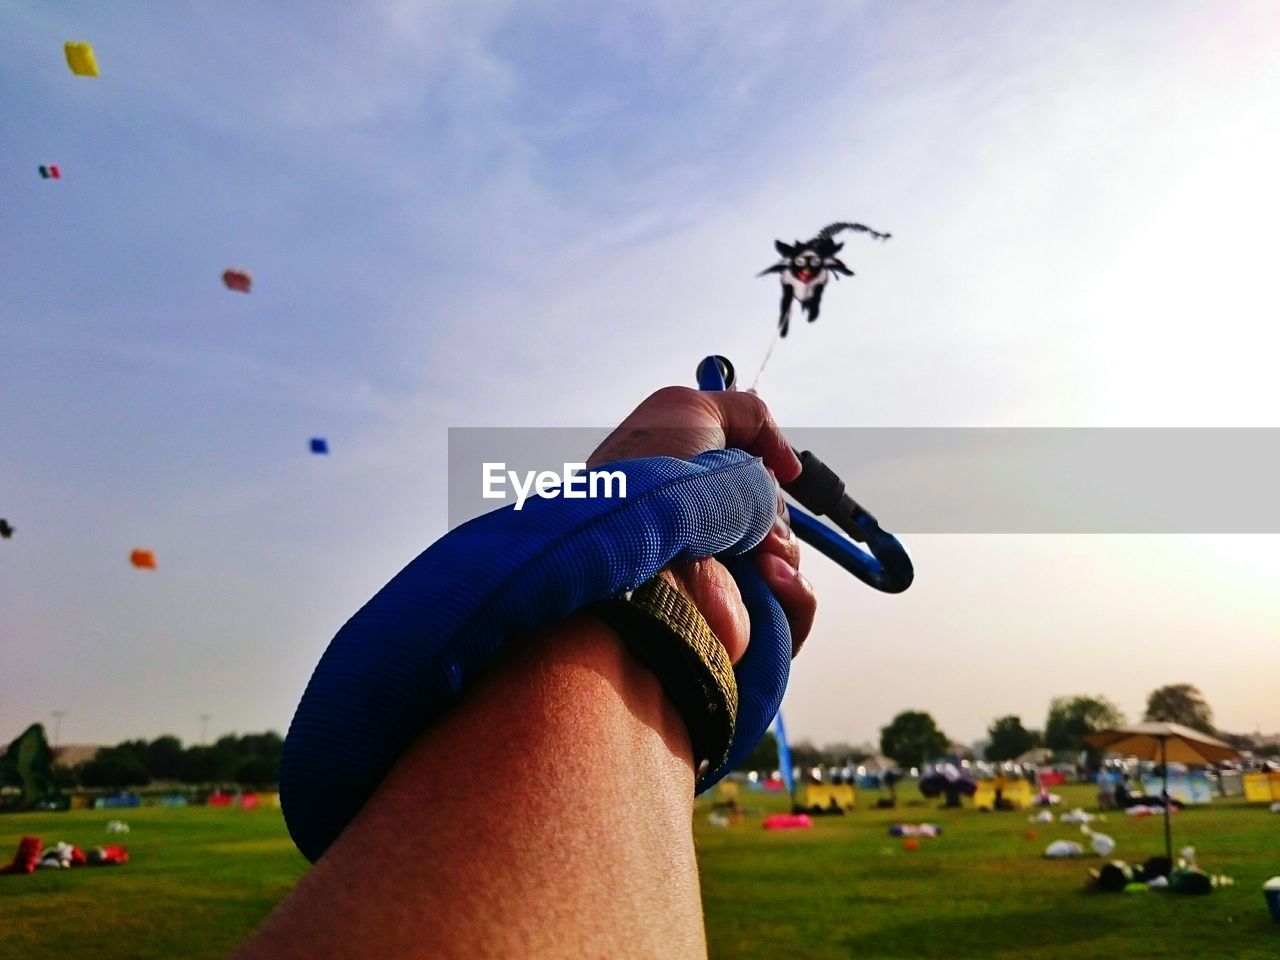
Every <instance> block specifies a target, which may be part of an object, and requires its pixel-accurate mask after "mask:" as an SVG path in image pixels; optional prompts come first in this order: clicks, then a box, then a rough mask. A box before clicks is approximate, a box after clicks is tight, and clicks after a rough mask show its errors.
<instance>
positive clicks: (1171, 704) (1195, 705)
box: [1142, 683, 1214, 733]
mask: <svg viewBox="0 0 1280 960" xmlns="http://www.w3.org/2000/svg"><path fill="white" fill-rule="evenodd" d="M1142 719H1143V720H1163V721H1165V722H1167V723H1180V724H1182V725H1183V726H1184V727H1191V728H1192V729H1193V730H1199V731H1201V732H1202V733H1213V732H1214V731H1213V710H1212V709H1211V708H1210V707H1209V704H1207V703H1205V701H1204V697H1203V696H1201V694H1200V691H1199V690H1197V689H1196V688H1195V687H1194V686H1192V685H1191V684H1189V683H1171V684H1169V685H1167V686H1164V687H1160V688H1159V689H1158V690H1152V691H1151V695H1150V696H1149V697H1147V712H1146V713H1145V714H1143V716H1142Z"/></svg>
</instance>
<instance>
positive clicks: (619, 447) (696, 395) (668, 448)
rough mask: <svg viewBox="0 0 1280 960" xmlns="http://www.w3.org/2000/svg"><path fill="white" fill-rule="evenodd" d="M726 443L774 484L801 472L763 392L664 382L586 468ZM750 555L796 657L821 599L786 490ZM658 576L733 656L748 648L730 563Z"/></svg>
mask: <svg viewBox="0 0 1280 960" xmlns="http://www.w3.org/2000/svg"><path fill="white" fill-rule="evenodd" d="M728 447H736V448H737V449H739V450H745V451H746V452H747V453H750V454H754V455H755V456H758V457H760V458H761V459H762V460H763V461H764V465H765V467H766V468H768V470H769V472H770V473H771V474H772V475H773V478H774V481H775V483H777V482H781V483H789V482H791V481H792V480H794V479H795V478H796V477H797V476H799V475H800V461H799V459H798V458H797V457H796V455H795V451H793V450H792V449H791V446H790V445H789V444H788V443H787V441H786V440H785V439H784V438H783V436H782V431H781V430H779V428H778V425H777V424H776V423H774V421H773V417H772V416H771V415H770V413H769V408H768V407H766V406H765V404H764V401H762V400H761V399H760V398H759V397H756V396H755V395H753V394H747V393H738V392H735V391H722V392H709V391H701V390H694V389H691V388H689V387H664V388H663V389H661V390H658V391H657V392H656V393H653V394H651V395H650V396H649V397H648V398H647V399H645V400H644V401H643V402H642V403H641V404H640V405H639V406H638V407H636V409H635V410H634V411H632V413H631V414H630V415H629V416H628V417H627V418H626V419H625V420H623V421H622V423H621V424H620V425H619V426H618V428H617V429H616V430H614V431H613V433H611V434H609V436H608V437H607V438H605V440H604V442H603V443H601V444H600V446H599V447H597V448H596V451H595V453H593V454H592V455H591V457H590V459H589V460H588V461H587V466H588V468H592V467H596V466H599V465H601V464H604V463H612V462H615V461H618V460H633V459H638V458H641V457H656V456H669V457H679V458H680V459H682V460H683V459H689V458H691V457H695V456H697V455H698V454H700V453H705V452H706V451H708V450H722V449H725V448H728ZM752 553H753V554H754V556H755V562H756V565H757V568H758V569H759V571H760V575H761V576H762V577H763V578H764V581H765V583H766V584H767V585H768V586H769V589H770V590H772V591H773V594H774V596H776V597H777V598H778V603H779V604H781V606H782V610H783V613H785V614H786V617H787V622H788V623H789V624H790V627H791V638H792V655H793V656H794V655H795V654H796V653H798V652H799V651H800V647H801V645H802V644H803V643H804V641H805V638H806V637H807V636H808V635H809V630H810V629H811V628H812V626H813V618H814V614H815V613H816V612H817V604H818V601H817V597H816V595H815V594H814V590H813V585H812V584H810V583H809V581H808V580H807V579H806V578H805V577H804V575H803V574H801V573H800V570H799V565H800V544H799V541H798V540H797V539H796V537H795V534H794V533H792V530H791V521H790V518H789V517H788V515H787V508H786V503H785V501H784V500H783V498H782V490H781V488H780V487H779V488H778V516H777V520H776V522H775V523H774V525H773V529H772V530H771V531H770V532H769V535H768V536H767V537H765V539H764V540H763V541H762V542H761V543H760V545H759V546H757V547H756V548H755V550H753V551H752ZM659 575H660V576H662V577H664V578H665V579H666V580H667V581H668V582H669V583H671V584H672V585H673V586H675V587H676V588H677V589H679V590H681V591H682V592H683V593H684V594H685V595H686V596H687V597H688V598H689V599H690V600H691V601H693V603H694V605H695V606H697V608H698V609H699V611H701V613H702V616H703V617H704V618H705V619H706V621H707V625H708V626H710V627H711V630H712V632H714V633H715V635H716V636H717V637H718V638H719V640H720V642H721V643H722V644H723V645H724V648H725V651H726V652H727V653H728V654H729V659H730V660H731V661H732V662H733V663H737V662H738V660H739V659H741V657H742V655H743V654H744V653H745V652H746V649H747V643H748V642H749V639H750V636H751V624H750V620H749V618H748V616H747V610H746V607H745V606H744V605H743V603H742V596H741V595H740V594H739V592H738V585H737V584H736V583H735V582H734V580H733V577H732V576H731V575H730V574H729V571H728V570H727V569H726V568H725V567H724V565H723V564H721V563H720V562H719V561H717V560H715V559H714V558H712V557H706V558H704V559H702V560H695V561H694V562H692V563H686V564H679V565H673V566H670V567H667V568H665V569H664V570H662V572H661V573H660V574H659Z"/></svg>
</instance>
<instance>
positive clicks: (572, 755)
mask: <svg viewBox="0 0 1280 960" xmlns="http://www.w3.org/2000/svg"><path fill="white" fill-rule="evenodd" d="M692 797H693V769H692V762H691V755H690V748H689V741H688V735H687V733H686V732H685V728H684V724H683V721H682V720H681V719H680V717H679V715H678V714H677V713H676V712H675V710H674V708H672V706H671V705H670V703H669V702H668V701H667V700H666V698H665V696H664V694H663V692H662V688H661V686H660V685H659V683H658V681H657V679H656V678H655V677H654V676H653V675H652V674H650V673H649V672H648V671H646V670H645V669H644V668H642V667H640V666H639V665H638V664H637V663H636V662H635V661H633V660H632V659H631V658H630V657H629V656H628V655H627V654H626V652H625V650H624V648H623V646H622V644H621V643H620V641H619V640H618V639H617V637H616V636H614V635H613V634H612V633H611V632H610V631H609V630H608V629H607V628H606V627H604V626H603V625H602V624H600V623H599V622H598V621H596V620H594V619H592V618H590V617H586V616H578V617H574V618H571V619H570V620H568V621H566V622H565V623H563V624H561V625H559V626H557V627H555V628H553V629H551V630H548V631H546V632H544V633H543V634H542V635H540V636H538V637H535V638H530V639H529V641H527V642H524V643H521V644H518V645H516V646H515V649H514V651H513V652H512V654H511V655H510V656H508V657H507V658H506V659H504V660H503V661H502V662H501V663H500V664H499V665H498V666H497V667H496V668H495V669H494V670H493V671H492V672H491V673H490V674H489V675H488V676H487V677H486V678H485V679H484V680H483V681H482V682H481V683H480V684H479V685H478V686H477V687H476V688H475V689H474V690H473V691H472V692H471V693H470V694H469V695H468V696H467V698H466V699H465V700H464V701H463V702H462V703H461V704H459V706H458V707H457V708H456V709H455V710H453V711H451V712H450V713H449V714H448V715H447V716H446V717H445V718H444V719H443V720H441V721H440V722H439V723H438V724H436V725H435V726H433V727H432V728H430V729H429V730H427V731H426V732H425V733H424V734H423V735H422V736H421V737H419V738H418V740H417V741H416V742H415V743H414V744H413V745H412V746H411V747H410V749H409V750H408V751H406V753H405V754H404V755H403V756H402V757H401V759H400V761H399V762H398V763H397V765H396V767H395V768H394V769H393V770H392V772H391V774H390V775H389V776H388V777H387V779H386V780H385V781H384V782H383V784H382V785H381V786H380V788H379V789H378V791H377V792H376V793H375V795H374V796H373V797H372V798H371V799H370V801H369V802H368V803H367V804H366V805H365V807H364V809H363V810H362V811H361V813H360V815H359V816H358V817H357V818H356V819H355V820H354V821H353V822H352V823H351V825H350V826H349V827H348V828H347V829H346V831H345V832H344V833H343V834H342V835H341V837H340V838H339V839H338V840H337V842H336V843H335V844H334V845H333V847H332V848H331V849H330V850H329V852H328V853H326V854H325V856H324V857H323V858H322V859H321V860H320V861H319V862H318V863H317V864H316V866H315V867H314V868H313V869H312V870H311V872H310V873H309V874H308V875H307V876H306V877H305V878H304V879H303V881H302V882H301V883H300V884H299V886H298V888H297V889H296V890H295V891H294V893H293V894H292V895H291V896H290V897H289V899H288V900H286V901H285V903H284V904H282V905H281V907H280V908H279V909H278V910H277V912H276V913H275V914H274V915H273V916H272V917H271V919H270V920H268V922H267V923H266V924H265V925H264V926H263V927H262V929H261V930H260V931H259V932H258V933H257V934H256V935H255V937H254V938H253V939H252V940H251V941H250V942H249V943H248V944H246V946H245V947H244V948H243V949H242V952H241V953H240V954H238V956H239V957H241V958H244V960H249V958H257V957H294V956H296V957H304V956H305V957H312V958H313V957H329V956H344V957H345V956H351V957H356V956H379V957H383V958H401V957H417V956H424V957H425V956H431V957H454V956H457V957H463V956H465V957H467V958H468V960H472V958H475V957H522V958H539V957H564V956H574V957H593V956H601V957H605V956H607V957H664V958H666V957H677V958H678V957H701V956H704V955H705V945H704V940H703V927H702V915H701V906H700V898H699V894H698V881H697V868H696V863H695V860H694V850H693V840H692V834H691V830H690V818H691V813H692V811H691V807H692Z"/></svg>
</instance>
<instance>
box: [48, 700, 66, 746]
mask: <svg viewBox="0 0 1280 960" xmlns="http://www.w3.org/2000/svg"><path fill="white" fill-rule="evenodd" d="M66 715H67V711H65V710H50V711H49V716H51V717H53V748H54V749H55V750H56V749H57V748H58V738H59V737H61V736H62V718H63V717H65V716H66Z"/></svg>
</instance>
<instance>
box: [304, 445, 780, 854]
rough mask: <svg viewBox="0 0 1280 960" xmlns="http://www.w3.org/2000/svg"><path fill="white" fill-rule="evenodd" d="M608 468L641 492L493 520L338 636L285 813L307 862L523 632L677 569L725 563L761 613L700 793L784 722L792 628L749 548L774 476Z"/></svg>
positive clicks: (430, 553)
mask: <svg viewBox="0 0 1280 960" xmlns="http://www.w3.org/2000/svg"><path fill="white" fill-rule="evenodd" d="M595 469H596V470H602V471H603V470H615V471H621V472H622V473H624V474H625V475H626V477H627V496H626V498H625V499H605V498H602V497H601V498H590V499H566V498H555V499H551V498H545V499H544V498H531V499H529V500H527V501H526V502H525V504H524V509H523V510H519V511H517V510H515V509H513V508H512V507H507V508H504V509H501V510H496V511H494V512H493V513H489V514H485V515H484V516H481V517H477V518H476V519H474V520H472V521H470V522H469V523H466V524H464V525H462V526H460V527H458V528H457V529H455V530H453V531H452V532H450V533H449V534H447V535H446V536H445V537H443V538H441V539H440V540H438V541H436V542H435V543H434V544H432V545H431V546H430V547H428V548H427V549H426V550H425V551H424V552H423V553H421V554H420V555H419V556H418V557H417V558H415V559H414V560H413V561H412V562H410V563H409V565H408V566H406V567H405V568H404V569H403V570H401V571H400V573H398V574H397V575H396V576H395V577H394V578H393V579H392V580H391V582H390V583H388V584H387V585H386V586H385V587H383V588H382V589H381V590H380V591H379V592H378V593H377V594H376V595H375V596H374V597H373V599H371V600H370V601H369V602H368V603H366V604H365V605H364V606H363V607H362V608H361V609H360V610H359V611H357V613H356V614H355V615H354V616H353V617H352V618H351V619H350V620H348V621H347V623H346V624H345V625H344V626H343V627H342V629H341V630H339V631H338V634H337V636H335V637H334V639H333V641H332V642H331V643H330V644H329V647H328V649H327V650H326V651H325V653H324V655H323V656H322V657H321V659H320V663H319V664H318V665H317V666H316V669H315V672H314V673H313V674H312V677H311V680H310V682H309V683H308V684H307V689H306V691H305V692H304V694H303V696H302V701H301V703H300V704H299V705H298V709H297V712H296V713H295V715H294V718H293V723H292V724H291V725H290V727H289V735H288V737H287V739H286V740H285V745H284V755H283V758H282V761H281V768H280V800H281V805H282V807H283V808H284V815H285V820H286V822H287V824H288V827H289V832H290V834H291V835H292V836H293V839H294V842H295V843H297V845H298V849H299V850H301V851H302V853H303V855H304V856H306V857H307V859H309V860H312V861H314V860H316V859H318V858H319V857H320V856H321V855H322V854H323V853H324V852H325V850H326V849H328V847H329V845H330V844H331V843H332V842H333V841H334V839H335V838H336V837H337V836H338V834H339V833H341V832H342V830H343V829H344V828H345V827H346V825H347V824H348V823H349V822H350V821H351V819H352V818H353V817H354V816H355V815H356V813H357V812H358V811H359V810H360V808H361V807H362V806H363V805H364V803H365V802H366V801H367V800H368V799H369V797H370V796H371V795H372V793H373V791H374V790H375V788H376V787H377V786H378V784H379V783H380V782H381V781H382V779H383V778H384V777H385V776H386V774H387V773H388V772H389V771H390V769H391V767H392V766H393V765H394V764H395V762H396V759H397V758H398V757H399V756H400V754H401V753H402V752H403V751H404V750H405V749H406V748H407V747H408V746H409V744H410V743H411V742H412V740H413V739H414V738H415V737H416V736H417V735H418V734H419V733H420V732H421V731H422V730H423V729H425V728H426V727H427V726H429V725H430V724H431V723H433V722H435V721H436V720H437V719H439V717H440V716H441V715H442V714H443V713H444V712H445V711H446V710H448V709H449V708H450V707H451V706H453V705H454V704H455V703H456V702H457V701H458V699H459V698H460V697H461V695H462V693H463V691H464V690H466V689H467V688H468V687H469V686H471V685H472V684H474V682H475V681H476V680H477V679H478V678H479V677H480V676H481V675H483V673H484V671H485V670H486V669H487V668H488V666H489V665H490V664H491V663H492V661H493V659H494V657H495V656H496V655H497V653H498V651H499V650H500V649H501V648H502V647H503V645H504V644H505V643H506V642H507V641H508V640H509V639H511V638H512V637H514V636H516V635H519V634H522V633H527V632H529V631H532V630H535V629H537V628H539V627H543V626H546V625H548V624H551V623H555V622H557V621H559V620H561V619H563V618H564V617H567V616H568V615H569V614H571V613H573V612H574V611H575V610H578V609H579V608H581V607H583V606H585V605H586V604H588V603H593V602H596V601H600V600H606V599H609V598H611V597H616V596H618V595H619V594H621V593H624V592H625V591H627V590H632V589H635V588H636V587H638V586H639V585H640V584H642V583H644V582H645V581H646V580H648V579H649V578H650V577H652V576H654V575H655V574H656V573H657V572H658V571H659V570H661V569H662V568H663V567H665V566H667V565H668V564H671V563H681V562H687V561H690V560H695V559H699V558H701V557H707V556H717V557H720V558H722V559H723V560H724V561H725V562H726V563H727V565H728V567H729V569H730V571H731V572H732V573H733V576H734V578H735V580H736V581H737V583H738V587H739V590H740V591H741V593H742V598H743V602H744V604H745V605H746V608H747V611H748V613H749V615H750V618H751V641H750V644H749V646H748V649H747V652H746V653H745V654H744V655H743V657H742V659H741V660H740V661H739V663H738V664H737V666H736V667H735V668H734V674H735V677H736V680H737V684H738V695H739V706H738V718H737V726H736V732H735V736H734V742H733V746H732V749H731V750H730V754H729V757H728V759H727V760H726V762H725V763H724V764H723V765H722V766H721V767H720V768H719V769H718V770H715V771H711V772H710V773H709V774H707V775H706V776H704V777H703V778H702V779H701V780H700V781H699V783H698V788H699V789H700V790H702V789H706V788H707V787H709V786H711V785H712V784H714V783H716V782H717V781H718V780H719V779H721V778H722V777H723V776H724V775H725V773H727V772H728V770H730V769H732V767H733V766H734V765H735V764H736V763H738V762H739V761H740V760H741V759H742V758H743V757H744V756H746V754H747V753H748V752H750V750H751V749H752V747H754V746H755V744H756V742H757V741H758V740H759V739H760V737H761V736H762V735H763V734H764V732H765V730H766V729H768V725H769V723H770V722H771V721H772V719H773V716H774V714H775V713H777V710H778V705H779V704H780V703H781V701H782V695H783V693H784V691H785V689H786V684H787V677H788V674H789V670H790V663H791V634H790V629H789V627H788V625H787V621H786V618H785V617H784V616H783V613H782V609H781V607H780V606H779V605H778V602H777V600H776V599H775V598H774V597H773V595H772V594H771V592H770V591H769V590H768V588H767V587H766V586H765V584H764V581H763V580H762V578H761V577H760V576H759V574H758V573H757V572H756V569H755V566H754V561H753V559H752V558H751V557H747V556H743V555H744V554H745V553H746V552H747V551H748V550H750V549H751V548H753V547H755V546H756V545H757V544H759V543H760V541H761V540H763V539H764V538H765V536H766V535H767V534H768V532H769V530H770V528H771V527H772V525H773V522H774V516H775V511H776V509H777V502H776V488H775V485H774V482H773V479H772V477H771V476H770V475H769V473H768V471H767V470H766V469H765V468H764V466H763V464H761V462H760V461H759V460H758V459H757V458H754V457H751V456H748V455H747V454H745V453H743V452H742V451H739V450H717V451H711V452H709V453H704V454H702V455H700V456H698V457H695V458H694V459H693V460H691V461H685V460H678V459H675V458H672V457H651V458H647V459H642V460H628V461H622V462H619V463H614V464H609V465H607V466H601V467H597V468H595Z"/></svg>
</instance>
